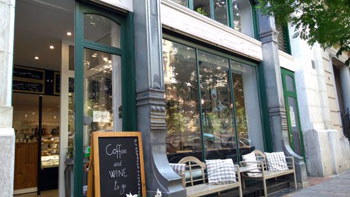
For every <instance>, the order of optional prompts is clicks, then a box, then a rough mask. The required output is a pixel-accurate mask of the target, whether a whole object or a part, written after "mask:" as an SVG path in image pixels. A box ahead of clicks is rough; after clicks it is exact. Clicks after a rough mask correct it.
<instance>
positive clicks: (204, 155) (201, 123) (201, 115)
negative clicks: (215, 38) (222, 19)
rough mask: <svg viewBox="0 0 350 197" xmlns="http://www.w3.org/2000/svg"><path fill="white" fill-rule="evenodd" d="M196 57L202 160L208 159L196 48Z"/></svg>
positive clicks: (196, 51) (196, 50)
mask: <svg viewBox="0 0 350 197" xmlns="http://www.w3.org/2000/svg"><path fill="white" fill-rule="evenodd" d="M195 58H196V71H197V86H198V103H199V124H200V125H199V126H200V127H199V128H200V132H201V145H202V161H205V159H206V153H207V149H206V147H205V143H204V131H203V111H202V93H201V82H200V77H199V75H200V73H199V59H198V49H197V48H195Z"/></svg>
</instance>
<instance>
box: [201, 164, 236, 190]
mask: <svg viewBox="0 0 350 197" xmlns="http://www.w3.org/2000/svg"><path fill="white" fill-rule="evenodd" d="M205 163H206V164H207V173H208V182H209V184H212V185H219V184H229V183H235V182H237V180H236V173H235V166H234V165H233V161H232V159H222V160H221V159H213V160H205Z"/></svg>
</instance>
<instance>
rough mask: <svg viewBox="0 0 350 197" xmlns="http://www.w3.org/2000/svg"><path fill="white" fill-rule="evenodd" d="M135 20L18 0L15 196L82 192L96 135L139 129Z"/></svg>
mask: <svg viewBox="0 0 350 197" xmlns="http://www.w3.org/2000/svg"><path fill="white" fill-rule="evenodd" d="M33 13H35V15H34V14H33ZM133 25H134V24H133V15H132V14H130V13H127V12H119V11H115V10H113V9H110V8H106V7H103V6H101V5H98V4H95V3H81V2H76V1H72V0H61V1H55V0H45V1H44V0H27V1H19V2H17V5H16V25H15V50H14V53H15V56H14V74H13V107H14V118H13V120H14V124H13V127H14V128H15V130H16V159H15V172H16V173H15V192H14V193H15V195H20V194H26V193H31V194H29V196H33V195H34V196H35V195H40V194H41V195H42V196H45V195H46V194H47V195H49V196H81V195H82V194H84V191H85V189H86V185H87V179H86V176H85V175H86V171H84V170H83V164H84V163H86V162H87V161H88V160H89V158H88V157H89V145H90V135H91V133H92V132H94V131H114V130H118V131H135V130H137V128H136V125H137V123H136V99H135V89H136V88H135V70H134V68H135V67H134V63H133V62H134V56H135V55H134V50H133V46H134V43H133V39H134V38H133V37H134V33H133ZM74 30H77V32H75V31H74ZM17 146H18V147H17ZM21 148H22V151H21ZM73 161H74V162H73ZM73 168H74V173H73ZM45 193H46V194H45Z"/></svg>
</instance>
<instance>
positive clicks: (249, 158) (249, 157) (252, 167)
mask: <svg viewBox="0 0 350 197" xmlns="http://www.w3.org/2000/svg"><path fill="white" fill-rule="evenodd" d="M242 159H243V161H245V162H247V163H246V166H245V167H246V168H247V170H249V172H251V173H249V172H248V173H247V175H248V176H250V177H259V176H261V173H258V172H260V170H259V169H258V164H257V161H256V156H255V153H254V152H251V153H249V154H246V155H242ZM249 162H251V163H249Z"/></svg>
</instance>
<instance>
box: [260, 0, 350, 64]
mask: <svg viewBox="0 0 350 197" xmlns="http://www.w3.org/2000/svg"><path fill="white" fill-rule="evenodd" d="M259 3H260V4H259V6H258V8H260V9H261V11H262V13H263V14H265V15H274V16H275V19H276V22H277V23H278V24H285V23H286V22H290V23H291V24H292V25H294V26H295V27H296V28H295V30H296V31H295V34H294V37H298V36H299V37H300V38H302V39H304V40H307V41H308V43H309V44H310V45H313V44H315V43H316V42H317V43H319V44H320V45H321V47H322V48H323V49H326V48H329V47H333V46H335V47H336V48H339V50H338V52H337V56H339V55H341V54H342V52H347V53H348V54H349V52H350V0H259ZM349 62H350V57H349V58H348V60H347V61H346V64H347V65H349Z"/></svg>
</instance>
